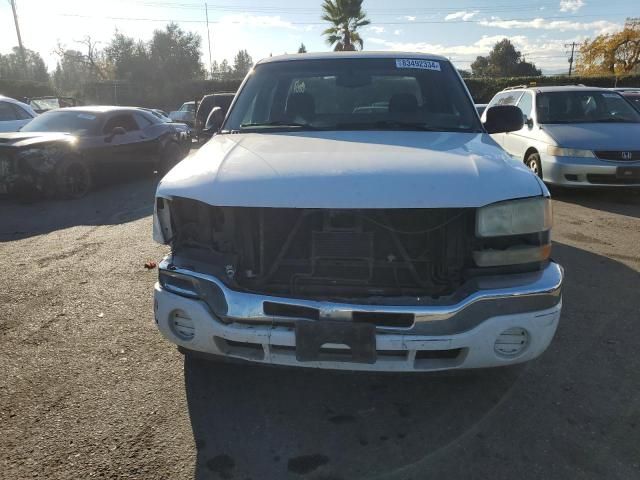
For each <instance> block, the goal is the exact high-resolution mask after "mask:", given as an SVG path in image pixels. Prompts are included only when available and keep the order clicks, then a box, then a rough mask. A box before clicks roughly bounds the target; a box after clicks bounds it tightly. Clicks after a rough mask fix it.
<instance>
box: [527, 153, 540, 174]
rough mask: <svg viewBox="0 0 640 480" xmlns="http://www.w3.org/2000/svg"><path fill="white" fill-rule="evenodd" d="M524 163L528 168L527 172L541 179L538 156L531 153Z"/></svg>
mask: <svg viewBox="0 0 640 480" xmlns="http://www.w3.org/2000/svg"><path fill="white" fill-rule="evenodd" d="M524 163H525V165H527V167H529V170H531V171H532V172H533V173H535V174H536V175H537V176H539V177H540V178H542V162H541V161H540V154H538V153H532V154H531V155H529V156H528V157H527V159H526V160H525V161H524Z"/></svg>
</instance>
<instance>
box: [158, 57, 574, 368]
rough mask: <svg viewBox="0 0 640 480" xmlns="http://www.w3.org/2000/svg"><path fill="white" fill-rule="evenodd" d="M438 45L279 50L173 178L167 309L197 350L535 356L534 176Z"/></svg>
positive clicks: (507, 113)
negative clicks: (502, 141) (428, 50)
mask: <svg viewBox="0 0 640 480" xmlns="http://www.w3.org/2000/svg"><path fill="white" fill-rule="evenodd" d="M522 125H523V118H522V114H521V112H520V111H519V109H518V108H517V107H513V106H503V107H494V108H491V109H489V110H488V111H487V113H486V121H485V123H484V124H482V123H481V122H480V119H479V117H478V114H477V112H476V110H475V108H474V105H473V101H472V99H471V96H470V95H469V92H468V91H467V89H466V87H465V85H464V83H463V81H462V79H461V78H460V76H459V75H458V73H457V72H456V69H455V68H454V67H453V66H452V65H451V64H450V62H449V61H448V60H447V59H445V58H443V57H438V56H435V55H425V54H413V53H389V52H383V53H371V52H366V53H363V52H357V53H356V52H344V53H327V54H306V55H292V56H282V57H273V58H269V59H266V60H263V61H261V62H259V63H258V64H257V65H256V66H255V68H254V69H253V70H252V71H251V72H250V73H249V75H248V76H247V78H246V79H245V81H244V83H243V85H242V86H241V87H240V90H239V92H238V94H237V96H236V98H235V100H234V103H233V104H232V106H231V109H230V111H229V113H228V115H227V117H226V119H224V121H223V123H222V124H221V125H216V126H215V127H216V129H218V132H219V133H218V134H217V135H215V136H214V137H213V138H212V140H210V141H209V142H208V143H207V144H206V145H205V146H203V147H202V148H201V149H200V150H199V151H198V152H197V153H196V154H195V155H193V156H191V157H189V158H187V159H185V160H184V161H182V162H181V163H179V164H178V165H177V166H176V167H175V168H174V169H173V170H172V171H170V172H169V174H168V175H167V176H166V177H164V178H163V179H162V181H161V182H160V184H159V186H158V190H157V194H156V205H155V214H154V239H155V240H156V241H158V242H161V243H165V244H168V245H170V246H171V254H170V255H169V256H167V257H166V258H165V259H164V261H163V262H162V263H161V265H160V268H159V281H158V283H157V284H156V286H155V321H156V323H157V326H158V328H159V329H160V331H161V332H162V334H163V335H164V336H165V337H166V338H167V339H168V340H169V341H171V342H173V343H175V344H177V345H178V346H179V347H180V350H181V351H182V352H183V353H186V354H205V355H207V356H212V357H232V358H235V359H242V360H246V361H250V362H257V363H264V364H279V365H290V366H302V367H315V368H328V369H347V370H370V371H396V372H409V371H434V370H447V369H466V368H478V367H496V366H503V365H512V364H515V363H519V362H524V361H528V360H531V359H533V358H535V357H537V356H538V355H540V354H541V353H542V352H543V351H544V350H545V349H546V348H547V346H548V345H549V343H550V342H551V340H552V338H553V336H554V333H555V331H556V328H557V326H558V321H559V318H560V310H561V306H562V298H561V287H562V280H563V270H562V268H561V267H560V266H559V265H557V264H556V263H554V262H553V261H552V260H551V259H550V253H551V224H552V213H551V200H550V198H549V192H548V191H547V189H546V187H545V186H544V184H543V183H542V181H541V180H540V179H539V178H538V177H536V176H535V175H534V174H532V173H531V172H530V171H529V170H528V169H527V168H526V167H525V166H524V165H523V164H522V163H521V162H517V161H515V160H512V159H511V158H510V157H509V156H508V155H507V154H506V153H505V152H504V151H503V150H502V149H501V148H500V147H499V146H498V145H497V144H496V143H495V142H494V141H493V140H492V139H491V137H490V136H489V134H490V133H496V132H504V131H513V130H518V129H520V128H521V127H522Z"/></svg>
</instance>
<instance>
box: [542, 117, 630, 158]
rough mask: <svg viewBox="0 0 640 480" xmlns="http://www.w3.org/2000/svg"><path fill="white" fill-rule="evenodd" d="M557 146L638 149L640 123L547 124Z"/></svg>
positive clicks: (595, 148) (585, 148)
mask: <svg viewBox="0 0 640 480" xmlns="http://www.w3.org/2000/svg"><path fill="white" fill-rule="evenodd" d="M542 128H543V130H544V131H545V132H547V133H548V134H549V135H550V136H551V138H553V139H554V140H555V141H556V142H557V145H558V146H559V147H564V148H579V149H584V150H624V151H627V150H640V123H577V124H576V123H574V124H566V125H562V124H558V125H553V124H547V125H544V126H543V127H542Z"/></svg>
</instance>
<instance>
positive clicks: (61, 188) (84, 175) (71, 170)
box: [55, 156, 93, 199]
mask: <svg viewBox="0 0 640 480" xmlns="http://www.w3.org/2000/svg"><path fill="white" fill-rule="evenodd" d="M55 177H56V178H55V183H56V192H57V194H58V195H59V196H60V197H62V198H67V199H73V198H82V197H84V196H85V195H86V194H87V193H89V192H90V191H91V188H92V187H93V179H92V176H91V170H90V169H89V167H88V166H87V164H86V163H85V162H83V161H82V160H81V159H80V158H79V157H76V156H72V157H68V158H65V159H64V160H63V161H62V162H61V163H60V164H59V165H58V166H57V168H56V172H55Z"/></svg>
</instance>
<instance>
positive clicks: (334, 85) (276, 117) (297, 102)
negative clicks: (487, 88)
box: [223, 58, 482, 132]
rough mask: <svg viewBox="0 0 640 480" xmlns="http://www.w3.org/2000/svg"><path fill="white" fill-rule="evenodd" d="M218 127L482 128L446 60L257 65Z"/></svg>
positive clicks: (266, 129) (240, 129)
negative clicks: (223, 123) (221, 125)
mask: <svg viewBox="0 0 640 480" xmlns="http://www.w3.org/2000/svg"><path fill="white" fill-rule="evenodd" d="M238 95H239V96H238V99H237V100H236V103H235V106H234V107H233V109H232V111H231V112H230V114H229V117H228V119H227V121H226V123H225V125H224V127H223V132H225V131H226V132H229V131H233V132H250V131H251V132H255V131H260V132H270V131H282V130H294V131H295V130H428V131H457V132H460V131H462V132H479V131H482V127H481V124H480V121H479V119H478V115H477V113H476V111H475V109H474V106H473V103H472V102H471V99H470V98H469V96H468V95H467V93H466V91H465V89H464V87H463V85H462V82H461V81H460V79H459V77H458V76H457V75H456V74H455V72H454V70H453V67H452V66H451V65H450V64H449V62H447V61H435V60H426V59H420V60H416V59H402V58H380V59H371V58H363V59H353V58H350V59H347V58H345V59H327V60H324V59H323V60H292V61H283V62H274V63H266V64H262V65H258V66H257V67H256V68H255V71H254V72H253V73H252V74H251V76H250V77H249V78H248V80H247V83H246V84H245V86H244V87H243V89H242V91H241V92H240V93H239V94H238Z"/></svg>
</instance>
